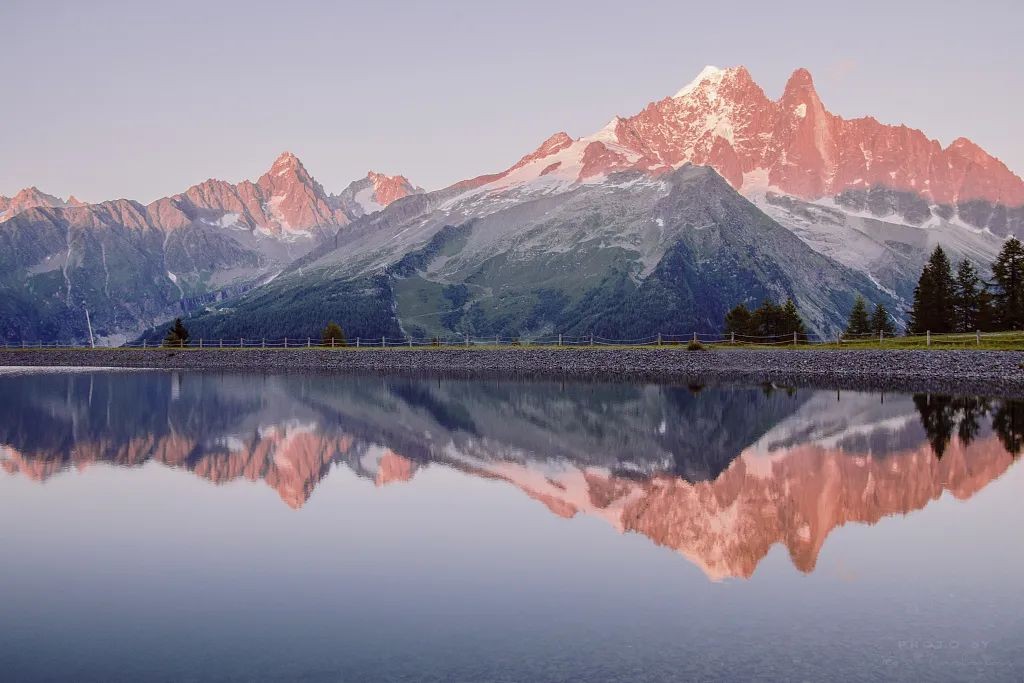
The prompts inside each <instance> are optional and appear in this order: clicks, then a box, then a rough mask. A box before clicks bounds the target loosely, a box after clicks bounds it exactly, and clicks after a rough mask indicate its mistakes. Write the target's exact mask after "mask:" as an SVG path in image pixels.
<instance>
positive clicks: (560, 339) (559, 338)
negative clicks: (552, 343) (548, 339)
mask: <svg viewBox="0 0 1024 683" xmlns="http://www.w3.org/2000/svg"><path fill="white" fill-rule="evenodd" d="M558 345H559V346H561V345H562V335H561V334H559V335H558Z"/></svg>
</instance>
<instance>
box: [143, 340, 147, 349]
mask: <svg viewBox="0 0 1024 683" xmlns="http://www.w3.org/2000/svg"><path fill="white" fill-rule="evenodd" d="M142 348H146V340H145V339H143V340H142Z"/></svg>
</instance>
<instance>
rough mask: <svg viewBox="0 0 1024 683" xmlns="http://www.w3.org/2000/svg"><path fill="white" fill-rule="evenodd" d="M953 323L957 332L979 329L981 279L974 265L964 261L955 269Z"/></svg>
mask: <svg viewBox="0 0 1024 683" xmlns="http://www.w3.org/2000/svg"><path fill="white" fill-rule="evenodd" d="M953 293H954V295H953V323H954V327H955V329H956V331H957V332H973V331H974V330H977V329H980V325H979V322H980V314H981V278H979V277H978V271H977V269H976V268H975V267H974V265H973V264H972V263H971V262H970V261H968V260H967V259H964V260H963V261H961V262H960V266H959V267H958V268H957V269H956V281H955V283H954V287H953Z"/></svg>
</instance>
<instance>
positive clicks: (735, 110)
mask: <svg viewBox="0 0 1024 683" xmlns="http://www.w3.org/2000/svg"><path fill="white" fill-rule="evenodd" d="M685 163H691V164H696V165H706V166H711V167H713V168H714V169H715V170H716V171H718V172H719V173H720V174H721V175H722V176H723V177H724V178H725V179H726V180H728V181H729V183H730V184H731V185H732V186H733V187H735V188H737V189H740V190H743V191H745V192H754V191H757V190H767V189H773V190H776V191H778V192H782V193H785V194H790V195H793V196H797V197H800V198H803V199H810V200H814V199H819V198H822V197H828V196H835V195H838V194H841V193H842V192H844V191H846V190H851V189H867V188H870V187H875V186H882V187H886V188H889V189H892V190H898V191H905V192H911V193H914V194H916V195H918V196H920V197H922V198H925V199H927V200H929V201H930V203H932V204H956V203H958V202H967V201H971V200H984V201H987V202H992V203H995V204H1001V205H1005V206H1011V207H1016V206H1021V205H1024V180H1021V178H1020V177H1019V176H1017V175H1016V174H1014V173H1013V172H1012V171H1010V169H1008V168H1007V167H1006V165H1005V164H1003V163H1002V162H1001V161H999V160H998V159H996V158H995V157H993V156H991V155H990V154H988V153H986V152H985V151H984V150H982V149H981V148H980V147H978V146H977V145H975V144H974V143H973V142H971V141H970V140H967V139H965V138H959V139H957V140H955V141H953V142H952V143H951V144H950V145H948V146H946V147H943V146H942V145H941V144H940V143H939V142H938V141H936V140H932V139H929V138H928V137H927V136H925V134H924V133H922V132H921V131H919V130H916V129H913V128H908V127H906V126H903V125H900V126H894V125H886V124H883V123H880V122H878V121H877V120H875V119H873V118H870V117H864V118H858V119H844V118H842V117H840V116H838V115H836V114H833V113H831V112H830V111H829V110H828V109H826V108H825V105H824V104H823V103H822V101H821V98H820V97H818V93H817V91H816V90H815V88H814V82H813V79H812V77H811V74H810V72H808V71H807V70H806V69H797V70H796V71H794V72H793V74H792V76H790V78H789V81H788V82H787V84H786V87H785V89H784V91H783V93H782V96H781V97H780V98H779V99H777V100H772V99H770V98H769V97H768V96H767V95H766V94H765V93H764V91H763V90H762V89H761V87H760V86H758V85H757V83H755V82H754V80H753V79H752V78H751V76H750V73H749V72H748V71H747V70H746V68H744V67H742V66H740V67H735V68H730V69H718V68H715V67H706V68H705V69H704V70H703V71H701V73H700V74H699V75H698V76H697V78H696V79H694V80H693V82H691V83H690V84H688V85H687V86H686V87H684V88H682V89H681V90H679V92H677V93H676V94H675V95H673V96H672V97H666V98H664V99H662V100H659V101H657V102H652V103H651V104H649V105H647V106H646V107H645V108H644V109H643V110H642V111H641V112H639V113H638V114H636V115H635V116H630V117H626V118H623V117H615V118H614V119H612V121H610V122H609V123H608V125H607V126H605V127H604V128H603V129H602V130H600V131H598V132H597V133H594V134H593V135H590V136H586V137H583V138H580V139H578V140H572V139H571V138H569V137H568V136H567V135H566V134H565V133H558V134H556V135H554V136H552V137H551V138H549V139H548V140H547V141H545V143H544V144H543V145H541V146H540V147H539V148H538V149H537V150H536V151H535V152H533V153H532V154H530V155H527V156H526V157H523V159H522V160H520V161H519V162H518V163H517V164H516V165H514V166H512V167H511V168H510V169H509V170H508V171H505V172H504V173H501V174H497V175H496V176H484V177H481V178H480V179H479V180H480V181H482V182H481V183H474V182H473V181H467V184H469V185H470V186H475V185H477V184H483V183H493V182H502V183H503V184H510V183H509V181H519V182H522V181H526V182H528V181H530V180H536V179H538V178H541V177H542V176H547V175H557V176H561V177H563V178H564V179H566V180H567V181H569V182H585V181H587V180H588V179H589V178H594V177H599V176H604V175H607V174H608V173H611V172H614V171H623V170H645V171H649V172H652V173H659V172H663V171H666V170H669V169H672V168H677V167H679V166H681V165H683V164H685Z"/></svg>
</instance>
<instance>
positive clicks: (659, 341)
mask: <svg viewBox="0 0 1024 683" xmlns="http://www.w3.org/2000/svg"><path fill="white" fill-rule="evenodd" d="M658 346H661V332H659V333H658Z"/></svg>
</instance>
